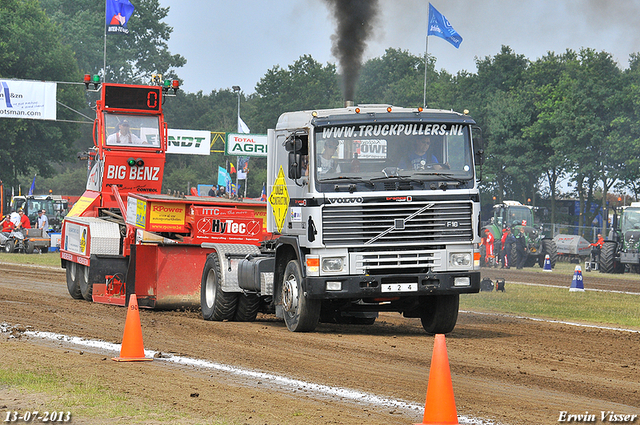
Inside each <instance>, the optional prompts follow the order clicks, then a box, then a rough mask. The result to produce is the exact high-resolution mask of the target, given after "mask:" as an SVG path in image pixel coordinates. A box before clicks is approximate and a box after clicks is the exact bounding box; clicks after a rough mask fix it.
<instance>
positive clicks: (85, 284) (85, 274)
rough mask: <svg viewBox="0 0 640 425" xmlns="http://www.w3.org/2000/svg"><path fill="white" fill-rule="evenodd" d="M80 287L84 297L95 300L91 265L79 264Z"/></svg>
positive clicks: (87, 299)
mask: <svg viewBox="0 0 640 425" xmlns="http://www.w3.org/2000/svg"><path fill="white" fill-rule="evenodd" d="M77 274H78V287H79V288H80V293H81V294H82V298H84V299H85V300H86V301H93V282H90V281H89V266H83V265H81V264H78V273H77Z"/></svg>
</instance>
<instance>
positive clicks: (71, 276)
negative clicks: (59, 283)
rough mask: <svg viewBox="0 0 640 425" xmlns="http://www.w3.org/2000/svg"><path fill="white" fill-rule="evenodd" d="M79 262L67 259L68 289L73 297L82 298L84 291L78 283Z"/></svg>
mask: <svg viewBox="0 0 640 425" xmlns="http://www.w3.org/2000/svg"><path fill="white" fill-rule="evenodd" d="M77 267H78V264H77V263H72V262H71V261H67V267H66V271H67V290H68V291H69V295H71V298H73V299H75V300H81V299H83V298H82V292H80V286H79V285H78V268H77Z"/></svg>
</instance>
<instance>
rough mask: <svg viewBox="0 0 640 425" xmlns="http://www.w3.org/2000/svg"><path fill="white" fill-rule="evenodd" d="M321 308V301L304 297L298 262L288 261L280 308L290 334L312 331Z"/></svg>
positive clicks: (318, 318)
mask: <svg viewBox="0 0 640 425" xmlns="http://www.w3.org/2000/svg"><path fill="white" fill-rule="evenodd" d="M321 306H322V302H321V300H314V299H310V298H307V297H305V296H304V293H303V290H302V271H301V269H300V262H299V261H298V260H291V261H289V263H287V267H286V268H285V269H284V275H283V280H282V308H283V312H284V322H285V323H286V325H287V328H288V329H289V330H290V331H291V332H311V331H313V330H314V329H315V328H316V326H317V325H318V321H319V320H320V307H321Z"/></svg>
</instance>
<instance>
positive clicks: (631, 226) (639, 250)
mask: <svg viewBox="0 0 640 425" xmlns="http://www.w3.org/2000/svg"><path fill="white" fill-rule="evenodd" d="M612 225H613V226H612V229H611V232H610V233H609V237H608V238H607V240H606V241H604V245H603V246H602V249H601V252H600V261H599V265H600V272H601V273H624V271H625V268H627V267H628V268H629V271H631V272H635V273H640V202H633V203H631V206H628V207H622V208H620V212H619V213H618V211H615V212H614V215H613V222H612Z"/></svg>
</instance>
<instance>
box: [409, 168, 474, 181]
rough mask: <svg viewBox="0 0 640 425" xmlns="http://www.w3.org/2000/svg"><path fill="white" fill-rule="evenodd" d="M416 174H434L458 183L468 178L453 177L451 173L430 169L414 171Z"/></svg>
mask: <svg viewBox="0 0 640 425" xmlns="http://www.w3.org/2000/svg"><path fill="white" fill-rule="evenodd" d="M415 174H416V175H419V176H436V177H443V178H445V179H446V180H449V181H454V182H458V183H459V184H465V183H466V182H467V181H469V180H470V179H460V178H458V177H453V175H452V174H451V173H440V172H438V171H430V172H421V173H415Z"/></svg>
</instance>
